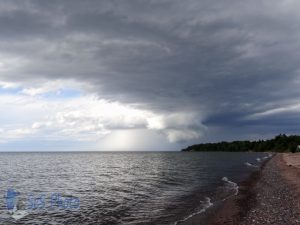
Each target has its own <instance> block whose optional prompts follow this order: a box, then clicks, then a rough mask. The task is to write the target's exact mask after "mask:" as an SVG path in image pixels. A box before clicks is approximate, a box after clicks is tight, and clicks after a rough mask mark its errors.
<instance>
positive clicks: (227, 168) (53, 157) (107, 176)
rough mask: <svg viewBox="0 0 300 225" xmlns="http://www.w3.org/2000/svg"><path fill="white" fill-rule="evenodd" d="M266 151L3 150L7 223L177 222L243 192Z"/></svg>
mask: <svg viewBox="0 0 300 225" xmlns="http://www.w3.org/2000/svg"><path fill="white" fill-rule="evenodd" d="M266 156H267V153H229V152H212V153H200V152H189V153H183V152H87V153H86V152H78V153H76V152H72V153H70V152H69V153H0V168H1V176H0V224H174V223H176V221H182V220H184V219H185V218H187V217H188V216H189V215H191V214H194V213H200V212H203V211H204V209H205V208H206V207H208V206H211V205H212V204H213V203H214V202H217V201H221V200H222V199H225V198H227V197H228V196H230V195H233V194H235V193H236V191H237V189H236V185H235V183H238V182H241V181H242V180H244V179H245V178H247V177H248V176H249V174H250V173H251V172H253V171H255V170H256V169H257V168H256V167H255V165H257V166H259V164H260V161H259V160H257V158H260V159H262V158H263V157H266ZM247 163H249V164H247ZM246 164H247V165H248V166H247V165H246ZM251 165H254V166H251ZM8 190H14V191H15V192H16V193H18V194H16V197H15V200H16V205H17V208H16V209H15V210H16V212H19V214H20V215H21V216H20V217H19V218H13V217H12V214H9V211H8V209H7V201H8V200H7V199H8V198H7V196H6V195H7V193H8Z"/></svg>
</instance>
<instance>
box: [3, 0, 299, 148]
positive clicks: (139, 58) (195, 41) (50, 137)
mask: <svg viewBox="0 0 300 225" xmlns="http://www.w3.org/2000/svg"><path fill="white" fill-rule="evenodd" d="M299 8H300V2H299V1H296V0H294V1H293V0H280V1H279V0H265V1H264V0H252V1H247V2H245V1H239V0H218V1H211V0H185V1H181V0H178V1H177V0H149V1H141V0H119V1H117V0H107V1H106V0H103V1H89V0H85V1H82V0H80V1H79V0H59V1H55V0H52V1H26V0H22V1H21V0H20V1H14V0H7V1H5V0H3V1H1V2H0V150H3V151H6V150H7V151H10V150H24V151H25V150H180V148H182V147H185V146H187V145H190V144H194V143H200V142H208V141H220V140H238V139H262V138H270V137H272V136H274V135H276V134H279V133H287V134H297V133H299V130H300V114H299V113H300V101H299V100H300V76H299V75H300V74H299V73H300V70H299V69H300V23H299V21H300V11H299Z"/></svg>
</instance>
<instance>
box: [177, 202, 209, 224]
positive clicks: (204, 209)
mask: <svg viewBox="0 0 300 225" xmlns="http://www.w3.org/2000/svg"><path fill="white" fill-rule="evenodd" d="M213 205H214V204H213V203H212V202H211V199H210V198H209V197H206V198H205V200H204V201H201V206H202V208H201V209H200V210H199V211H197V212H194V213H192V214H190V215H188V216H187V217H185V218H183V219H182V220H178V221H176V222H175V223H174V224H173V225H177V224H178V223H181V222H184V221H187V220H188V219H190V218H191V217H193V216H195V215H198V214H201V213H204V212H205V211H206V210H207V209H208V208H210V207H212V206H213Z"/></svg>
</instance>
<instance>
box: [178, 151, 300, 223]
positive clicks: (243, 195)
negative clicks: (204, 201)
mask: <svg viewBox="0 0 300 225" xmlns="http://www.w3.org/2000/svg"><path fill="white" fill-rule="evenodd" d="M299 178H300V153H294V154H293V153H290V154H289V153H277V154H276V155H274V156H273V157H272V158H270V159H268V160H266V161H264V162H263V164H262V166H261V167H260V169H259V170H257V171H254V172H253V173H252V174H251V175H250V176H249V178H248V179H246V180H245V181H243V182H241V183H239V184H238V185H239V193H238V194H237V195H235V196H231V197H230V198H228V199H227V200H225V201H224V202H222V203H220V205H217V206H216V207H212V208H211V209H208V210H207V213H206V215H205V216H204V215H201V214H199V215H195V216H194V217H192V218H190V219H189V220H187V221H185V222H184V223H180V224H182V225H225V224H226V225H256V224H257V225H261V224H273V225H286V224H289V225H293V224H300V179H299Z"/></svg>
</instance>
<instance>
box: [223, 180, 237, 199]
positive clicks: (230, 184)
mask: <svg viewBox="0 0 300 225" xmlns="http://www.w3.org/2000/svg"><path fill="white" fill-rule="evenodd" d="M222 181H224V182H226V183H227V184H228V185H229V187H230V188H231V189H233V190H234V195H237V194H238V193H239V186H238V185H237V183H234V182H232V181H231V180H229V179H228V178H227V177H223V178H222ZM229 197H230V196H229ZM229 197H227V198H229ZM227 198H225V199H223V201H224V200H226V199H227Z"/></svg>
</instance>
